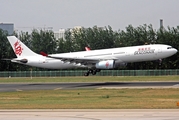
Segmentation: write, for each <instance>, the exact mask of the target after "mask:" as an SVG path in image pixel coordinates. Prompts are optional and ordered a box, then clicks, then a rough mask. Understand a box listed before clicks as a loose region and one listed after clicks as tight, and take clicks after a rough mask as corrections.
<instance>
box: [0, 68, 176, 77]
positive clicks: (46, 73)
mask: <svg viewBox="0 0 179 120" xmlns="http://www.w3.org/2000/svg"><path fill="white" fill-rule="evenodd" d="M85 72H87V70H60V71H5V72H0V77H31V76H32V77H60V76H83V74H84V73H85ZM96 75H97V76H161V75H179V69H174V70H173V69H172V70H171V69H170V70H101V72H99V73H97V74H96Z"/></svg>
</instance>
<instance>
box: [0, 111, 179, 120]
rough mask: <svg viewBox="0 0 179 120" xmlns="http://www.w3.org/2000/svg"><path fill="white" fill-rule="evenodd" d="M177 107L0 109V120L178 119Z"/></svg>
mask: <svg viewBox="0 0 179 120" xmlns="http://www.w3.org/2000/svg"><path fill="white" fill-rule="evenodd" d="M178 113H179V110H178V109H132V110H131V109H55V110H50V109H47V110H46V109H41V110H27V109H25V110H0V120H178V119H179V114H178Z"/></svg>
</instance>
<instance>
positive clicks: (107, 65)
mask: <svg viewBox="0 0 179 120" xmlns="http://www.w3.org/2000/svg"><path fill="white" fill-rule="evenodd" d="M126 65H127V63H124V62H122V63H117V62H115V60H105V61H100V62H98V63H96V65H95V67H96V68H97V69H114V68H118V67H125V66H126Z"/></svg>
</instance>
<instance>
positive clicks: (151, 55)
mask: <svg viewBox="0 0 179 120" xmlns="http://www.w3.org/2000/svg"><path fill="white" fill-rule="evenodd" d="M176 52H177V50H176V49H174V48H172V47H171V46H169V45H162V44H154V45H141V46H132V47H121V48H112V49H102V50H90V51H81V52H71V53H62V54H51V55H50V56H53V57H59V56H60V57H68V58H74V59H75V58H82V59H85V58H86V59H99V61H103V60H115V62H117V63H129V62H141V61H153V60H158V59H163V58H166V57H169V56H171V55H173V54H175V53H176ZM18 59H28V62H27V63H21V62H18V63H21V64H25V65H30V66H35V67H41V68H48V69H69V68H74V67H89V66H85V65H78V64H73V63H69V62H64V61H61V60H60V59H54V58H49V57H46V56H42V55H37V56H27V57H24V56H23V57H22V58H18ZM12 62H17V61H15V60H12Z"/></svg>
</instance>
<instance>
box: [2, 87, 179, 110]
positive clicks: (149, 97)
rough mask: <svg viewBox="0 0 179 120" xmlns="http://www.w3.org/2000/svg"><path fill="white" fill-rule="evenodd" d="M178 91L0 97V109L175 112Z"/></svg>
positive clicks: (19, 93)
mask: <svg viewBox="0 0 179 120" xmlns="http://www.w3.org/2000/svg"><path fill="white" fill-rule="evenodd" d="M178 101H179V89H178V88H176V89H174V88H169V89H79V90H38V91H17V92H2V93H0V109H176V108H178V106H177V102H178Z"/></svg>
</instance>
